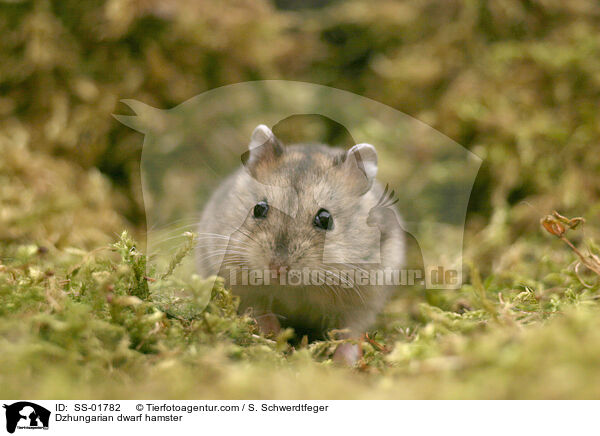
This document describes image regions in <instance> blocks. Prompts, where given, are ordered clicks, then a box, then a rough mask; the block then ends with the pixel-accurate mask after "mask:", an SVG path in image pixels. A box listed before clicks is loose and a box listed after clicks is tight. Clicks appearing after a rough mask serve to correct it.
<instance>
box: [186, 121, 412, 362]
mask: <svg viewBox="0 0 600 436" xmlns="http://www.w3.org/2000/svg"><path fill="white" fill-rule="evenodd" d="M242 162H243V165H242V166H241V167H240V168H239V169H238V170H237V171H235V172H234V173H233V174H231V175H230V176H229V177H228V178H227V179H226V180H224V181H223V182H222V183H221V184H220V186H219V187H218V188H217V189H216V190H215V192H214V193H213V194H212V196H211V197H210V199H209V201H208V202H207V203H206V205H205V207H204V210H203V212H202V215H201V218H200V223H199V226H198V235H199V236H198V245H197V264H198V268H199V273H200V274H202V275H204V276H209V275H212V274H215V273H216V274H218V275H220V276H222V277H223V278H224V280H225V285H226V286H227V287H228V288H229V289H231V291H232V292H233V293H234V294H236V295H238V296H239V297H240V311H246V310H251V312H252V315H253V316H254V317H255V319H256V320H257V323H258V326H259V328H260V330H261V331H262V332H264V333H277V332H278V331H279V329H280V328H281V327H282V326H283V327H292V328H294V329H295V331H296V332H297V333H306V334H308V335H309V337H311V339H315V338H319V337H323V335H324V333H325V332H326V331H328V330H330V329H341V330H344V331H346V332H347V334H346V337H348V338H359V337H360V335H362V334H363V333H364V332H365V331H366V329H367V328H368V327H369V326H370V325H371V324H372V323H373V321H374V320H375V317H376V315H377V314H378V312H380V311H381V310H382V308H383V306H384V305H385V303H386V301H387V299H388V298H389V296H390V293H391V292H392V291H393V289H394V286H393V285H390V284H388V283H385V284H372V283H371V282H369V283H367V284H366V285H365V284H364V282H363V283H362V284H358V283H357V282H358V280H356V276H353V275H352V274H356V273H359V272H363V273H364V274H367V273H371V274H372V273H373V272H375V273H377V272H382V271H383V270H384V269H385V268H389V269H392V270H394V269H395V270H397V271H399V270H400V268H402V267H403V265H404V257H405V253H404V252H405V242H404V232H403V230H402V227H401V220H400V215H399V214H398V213H397V211H396V210H395V209H394V208H393V205H392V202H391V201H389V200H390V198H386V196H387V197H390V195H389V194H390V193H389V192H388V190H387V187H386V189H385V190H384V189H383V188H382V186H381V185H380V184H379V183H378V182H377V181H376V180H375V176H376V174H377V152H376V150H375V148H374V147H373V146H372V145H370V144H358V145H355V146H353V147H352V148H351V149H350V150H347V151H345V150H342V149H338V148H334V147H330V146H327V145H323V144H293V145H287V146H284V145H283V144H282V142H281V141H280V140H279V139H278V138H277V137H276V136H275V135H274V134H273V132H272V131H271V130H270V129H269V128H268V127H267V126H265V125H259V126H258V127H256V129H255V130H254V132H253V133H252V136H251V139H250V143H249V147H248V151H247V152H246V153H244V155H243V156H242ZM244 271H246V272H248V271H259V272H261V271H262V272H265V275H264V276H261V278H262V281H260V282H258V283H257V282H256V281H255V282H252V281H249V280H246V281H244V280H243V278H244ZM292 271H294V272H303V276H302V277H301V278H300V280H299V279H298V276H296V277H295V280H292V277H291V275H290V276H289V277H287V278H288V280H281V279H282V276H286V275H287V274H291V273H292ZM311 273H313V274H312V276H311ZM319 274H321V276H319ZM326 274H327V275H328V276H327V275H326ZM259 276H260V275H259ZM246 277H247V274H246ZM316 277H320V278H321V279H322V278H323V277H329V278H330V279H331V280H329V281H327V280H315V278H316ZM336 279H337V280H336ZM363 279H364V275H363ZM267 283H268V284H267ZM358 353H359V348H358V346H352V345H350V344H349V343H348V344H344V346H340V347H338V349H337V350H336V352H335V354H334V358H335V359H336V360H340V361H343V362H347V363H352V362H354V361H356V359H357V358H358V357H359V354H358Z"/></svg>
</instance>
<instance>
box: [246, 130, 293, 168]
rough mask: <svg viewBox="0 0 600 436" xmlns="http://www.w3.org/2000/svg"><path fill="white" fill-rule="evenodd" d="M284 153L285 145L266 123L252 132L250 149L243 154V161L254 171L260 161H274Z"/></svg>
mask: <svg viewBox="0 0 600 436" xmlns="http://www.w3.org/2000/svg"><path fill="white" fill-rule="evenodd" d="M282 153H283V146H282V145H281V142H279V139H277V137H276V136H275V134H274V133H273V132H272V131H271V129H269V128H268V127H267V126H265V125H264V124H259V125H258V126H256V129H254V132H252V136H251V138H250V144H248V151H247V152H245V153H244V154H243V155H242V163H243V164H244V166H245V167H246V168H247V169H248V170H250V172H251V173H252V172H253V171H254V169H255V168H256V166H257V164H258V163H260V162H265V163H267V162H269V161H274V160H275V159H276V158H278V157H279V156H281V154H282Z"/></svg>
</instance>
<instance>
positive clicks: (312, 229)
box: [228, 128, 379, 272]
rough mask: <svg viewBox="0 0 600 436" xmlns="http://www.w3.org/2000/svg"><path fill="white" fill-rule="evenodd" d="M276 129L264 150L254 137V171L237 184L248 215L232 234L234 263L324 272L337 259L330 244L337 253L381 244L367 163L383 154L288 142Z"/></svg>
mask: <svg viewBox="0 0 600 436" xmlns="http://www.w3.org/2000/svg"><path fill="white" fill-rule="evenodd" d="M265 129H266V128H265ZM269 133H270V131H268V132H267V133H266V135H267V136H268V138H267V141H266V142H265V141H263V142H262V143H261V144H262V145H263V148H262V149H260V150H253V149H252V144H251V149H250V156H246V169H247V172H245V173H244V174H243V176H242V177H240V178H239V179H238V180H237V181H236V186H234V188H233V191H234V192H235V193H236V194H235V197H234V202H235V201H236V198H237V199H239V200H240V202H239V204H236V206H235V207H236V208H240V210H239V212H240V213H245V219H244V222H243V224H242V225H241V226H240V227H239V229H237V230H236V231H235V232H234V233H233V234H232V235H231V241H232V242H231V244H232V246H234V247H235V249H234V250H231V251H232V253H231V255H230V257H229V260H228V262H229V263H230V264H231V263H234V264H235V263H237V264H239V265H243V266H245V267H248V268H250V269H257V270H260V271H265V270H270V271H273V272H281V271H282V270H283V269H285V270H286V271H291V270H302V269H304V268H308V269H309V270H311V271H313V270H318V271H321V272H323V271H324V270H328V271H331V265H328V264H331V263H337V262H335V261H334V260H333V259H328V258H327V256H326V255H325V253H324V247H325V244H326V243H327V247H328V249H330V251H331V252H333V253H337V252H340V253H347V252H364V251H366V252H369V251H370V250H378V247H379V245H378V244H379V238H378V235H377V237H374V235H373V232H370V231H369V230H370V229H371V228H370V227H369V226H368V224H367V217H368V215H369V211H370V210H371V208H372V207H373V205H374V204H375V203H376V198H375V197H374V195H373V194H372V193H371V191H370V188H371V184H372V182H373V180H372V178H373V177H374V173H373V172H371V173H368V174H367V172H365V170H364V168H365V166H367V165H375V168H376V160H375V163H373V161H372V160H371V161H368V158H372V157H373V156H369V154H368V153H370V152H371V151H374V149H372V147H371V146H368V148H367V149H366V150H365V149H363V150H362V152H360V148H361V147H359V146H355V147H354V148H353V149H352V150H350V151H348V152H346V151H344V150H340V149H335V148H331V147H326V146H321V145H302V146H291V147H283V146H281V144H279V142H278V141H277V140H276V138H274V136H270V135H272V133H270V135H269ZM268 140H270V141H273V142H272V143H271V144H269V143H268ZM274 141H277V142H274ZM265 146H266V147H267V148H264V147H265ZM357 147H358V148H357ZM253 153H254V155H253ZM355 153H356V154H355ZM359 153H360V154H359ZM374 158H375V159H376V155H375V156H374ZM368 170H372V168H368V169H367V171H368ZM369 176H370V177H369ZM257 182H258V183H257ZM359 257H360V256H359ZM235 259H237V262H236V261H235Z"/></svg>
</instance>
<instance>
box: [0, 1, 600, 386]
mask: <svg viewBox="0 0 600 436" xmlns="http://www.w3.org/2000/svg"><path fill="white" fill-rule="evenodd" d="M0 35H2V37H1V38H0V59H1V61H2V62H0V90H1V92H0V153H1V157H0V350H1V351H2V353H1V354H2V358H0V385H2V386H3V391H2V395H3V396H4V397H13V398H16V397H32V398H36V397H52V398H58V397H65V398H67V397H74V396H77V397H82V396H83V397H90V398H99V397H123V398H124V397H128V398H132V397H140V398H141V397H148V396H153V397H163V398H164V397H172V398H191V397H228V398H230V397H236V398H247V397H253V398H257V397H278V398H291V397H308V396H310V397H322V398H333V397H336V398H341V397H353V398H357V397H360V398H375V397H377V398H388V397H402V398H431V397H436V398H465V397H469V398H473V397H475V398H532V397H533V398H575V397H576V398H590V397H595V398H597V397H599V396H600V392H599V391H598V387H599V386H600V383H599V381H600V380H599V378H600V372H598V367H600V365H599V364H600V357H599V356H600V349H599V344H600V338H599V337H598V332H599V331H600V329H599V328H598V327H599V321H598V320H599V319H600V318H599V317H598V315H599V309H600V308H599V307H598V303H597V301H598V288H599V284H598V279H597V278H594V277H590V276H587V275H586V276H585V277H581V276H580V275H579V274H578V273H577V272H576V271H575V268H574V262H575V260H576V257H575V255H574V254H572V253H571V252H570V251H568V249H567V248H565V247H564V246H562V245H560V241H557V240H556V239H554V238H551V237H549V235H546V234H543V233H542V232H541V231H540V227H539V219H540V218H541V217H542V216H543V215H545V214H547V213H549V212H550V211H552V210H553V209H557V210H559V211H561V212H562V213H564V214H565V215H568V216H573V215H582V216H585V217H586V218H587V219H588V225H587V227H586V233H585V236H586V239H585V241H586V242H589V241H590V240H591V238H592V237H593V236H595V234H596V233H597V232H596V230H595V229H598V228H600V225H599V223H598V212H599V210H600V190H599V187H600V153H598V150H599V148H598V144H599V143H600V115H598V114H599V111H598V108H597V105H598V101H599V98H600V4H598V3H597V2H595V1H593V0H570V1H568V2H563V1H559V0H507V1H503V2H493V1H486V0H462V1H459V0H449V1H441V0H437V1H434V0H424V1H417V0H409V1H401V2H396V1H386V0H381V1H371V2H369V1H366V0H360V1H347V2H341V1H335V2H323V3H319V2H310V5H309V6H308V7H307V6H304V7H302V5H300V4H299V3H298V2H295V1H277V2H275V3H271V2H268V1H250V0H235V1H225V2H208V1H199V2H198V1H192V0H177V1H170V2H160V1H155V0H108V1H92V0H84V1H71V0H67V1H48V0H32V1H26V0H22V1H3V2H0ZM257 79H288V80H298V81H307V82H314V83H319V84H325V85H329V86H333V87H337V88H342V89H346V90H349V91H352V92H355V93H358V94H361V95H364V96H366V97H370V98H373V99H375V100H378V101H380V102H382V103H385V104H388V105H390V106H392V107H394V108H395V109H398V110H401V111H403V112H405V113H408V114H410V115H412V116H414V117H416V118H418V119H420V120H422V121H424V122H426V123H428V124H429V125H431V126H433V127H434V128H436V129H438V130H439V131H441V132H442V133H444V134H446V135H448V136H449V137H451V138H452V139H454V140H455V141H457V142H458V143H460V144H461V145H463V146H465V147H467V148H468V149H470V150H471V151H473V152H474V153H476V154H478V155H479V156H480V157H482V158H483V159H484V164H483V167H482V169H481V171H480V173H479V176H478V179H477V182H476V185H475V189H474V192H473V195H472V197H471V203H470V208H469V219H468V226H467V232H466V235H465V238H466V239H465V250H466V259H467V260H468V261H469V262H471V264H472V265H474V266H472V267H471V268H470V271H471V272H470V274H469V277H468V283H467V284H465V286H463V288H462V289H461V290H460V291H453V292H447V293H445V292H440V291H433V292H428V293H427V294H426V296H425V298H419V299H417V301H415V299H414V298H410V299H402V298H399V299H397V300H395V301H394V302H393V303H392V304H391V305H390V307H389V308H388V310H387V311H386V313H385V314H384V315H383V316H382V318H381V321H380V323H379V326H378V327H377V333H376V334H375V335H374V342H375V343H377V344H379V345H381V344H383V346H384V348H383V351H382V349H379V348H378V347H377V346H376V345H373V344H372V343H366V344H365V345H364V351H365V355H364V359H363V361H362V362H361V363H360V365H359V368H358V369H355V370H352V371H351V370H346V369H339V368H334V367H332V365H331V363H330V361H329V360H328V357H329V356H330V353H331V350H332V348H333V347H334V346H335V343H334V342H332V341H324V342H320V343H314V344H311V345H309V347H308V348H306V349H301V350H295V351H293V350H292V349H291V348H290V346H289V345H287V344H286V343H285V341H284V340H283V339H285V338H279V340H277V338H264V337H261V336H260V335H258V334H257V332H256V330H255V327H254V324H253V323H252V320H251V319H249V318H247V317H245V316H236V315H235V313H234V309H235V301H234V299H232V298H231V296H230V295H229V294H228V293H227V291H226V290H224V289H222V287H216V288H215V289H214V290H213V291H212V294H211V297H210V303H209V305H208V306H207V308H206V309H205V310H199V311H197V312H198V313H196V314H195V315H193V316H191V315H190V316H189V317H181V316H180V315H178V314H176V313H169V312H170V309H169V307H171V306H169V304H175V303H173V302H170V303H169V302H165V301H155V300H153V299H152V295H149V294H148V290H147V287H146V283H145V280H147V279H146V278H144V276H143V275H142V274H141V273H140V271H141V270H140V265H141V263H140V262H145V259H143V254H141V253H140V252H138V251H136V253H135V255H134V254H132V253H131V252H128V254H127V253H126V251H127V250H131V249H132V248H133V245H132V244H133V242H132V241H131V239H129V238H128V237H122V238H121V240H120V242H118V244H121V245H118V246H109V245H108V243H109V242H110V241H114V240H115V239H116V235H118V234H120V233H121V231H122V230H123V229H124V228H129V229H130V230H132V231H133V232H134V233H135V234H137V235H141V234H142V233H141V230H143V228H144V219H143V210H144V209H143V204H142V196H141V188H140V184H139V160H140V152H141V145H142V136H141V135H140V134H139V133H136V132H134V131H132V130H131V129H128V128H127V127H125V126H124V125H122V124H120V123H118V122H117V121H116V120H114V119H113V118H112V117H111V114H113V113H119V112H120V113H123V112H126V110H127V109H126V108H125V107H124V106H121V105H119V100H120V99H122V98H132V99H138V100H141V101H144V102H146V103H148V104H150V105H152V106H155V107H159V108H169V107H172V106H175V105H177V104H179V103H181V102H183V101H185V100H186V99H189V98H191V97H193V96H195V95H197V94H199V93H201V92H203V91H206V90H208V89H211V88H215V87H218V86H222V85H226V84H231V83H236V82H240V81H246V80H257ZM579 235H581V233H576V234H574V237H573V241H574V243H576V244H581V243H582V242H583V238H582V237H580V236H579ZM128 244H129V245H128ZM103 247H112V250H117V251H120V254H121V256H118V255H117V254H115V253H113V254H107V253H112V251H111V249H109V250H107V249H106V248H103ZM119 247H120V248H119ZM127 247H129V248H127ZM136 250H137V249H136ZM476 271H480V272H481V276H482V277H483V279H480V278H479V273H477V272H476ZM150 278H152V277H150ZM154 279H156V278H154ZM160 280H163V279H160V278H159V281H160ZM158 284H159V285H160V283H158ZM167 285H168V284H167ZM190 286H192V285H190ZM194 286H195V288H194ZM192 288H193V289H195V290H196V291H198V292H200V291H202V289H203V288H202V283H201V282H198V281H196V282H195V284H194V285H193V286H192ZM204 291H205V292H208V291H207V290H204ZM372 334H373V333H372ZM387 351H389V353H387ZM24 376H26V377H28V379H29V380H31V381H32V382H30V383H28V384H27V386H25V385H23V383H21V382H20V380H22V379H23V377H24ZM317 377H318V380H319V383H314V380H315V378H317Z"/></svg>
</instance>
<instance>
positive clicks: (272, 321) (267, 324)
mask: <svg viewBox="0 0 600 436" xmlns="http://www.w3.org/2000/svg"><path fill="white" fill-rule="evenodd" d="M256 322H257V324H258V329H259V330H260V332H261V333H262V334H263V335H265V336H268V335H273V336H277V335H278V334H279V332H280V331H281V324H279V320H278V319H277V317H276V316H275V315H274V314H272V313H265V314H264V315H259V316H257V317H256Z"/></svg>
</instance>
